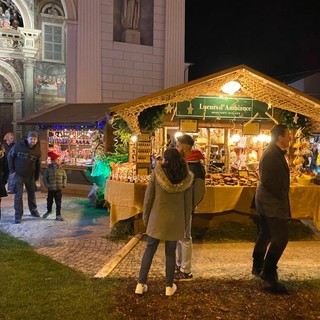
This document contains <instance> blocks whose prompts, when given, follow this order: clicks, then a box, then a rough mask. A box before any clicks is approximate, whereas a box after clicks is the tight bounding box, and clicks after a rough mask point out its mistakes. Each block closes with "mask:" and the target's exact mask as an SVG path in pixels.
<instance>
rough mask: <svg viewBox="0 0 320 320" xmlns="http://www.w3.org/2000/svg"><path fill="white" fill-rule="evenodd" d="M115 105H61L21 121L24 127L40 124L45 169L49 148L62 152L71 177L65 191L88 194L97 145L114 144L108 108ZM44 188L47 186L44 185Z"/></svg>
mask: <svg viewBox="0 0 320 320" xmlns="http://www.w3.org/2000/svg"><path fill="white" fill-rule="evenodd" d="M113 105H115V104H108V103H93V104H81V103H80V104H59V105H56V106H54V107H52V108H50V109H47V110H44V111H41V112H38V113H36V114H34V115H32V116H29V117H26V118H24V119H21V120H19V121H18V122H17V124H19V125H23V126H31V125H33V126H37V127H38V128H39V131H38V132H39V135H40V147H41V153H42V163H41V166H42V169H43V168H46V167H47V165H48V161H50V159H48V158H47V154H48V151H49V150H55V151H56V152H58V153H59V154H60V155H61V160H62V165H63V167H64V168H65V170H66V173H67V176H68V183H67V187H66V188H65V190H64V192H65V193H69V194H74V195H88V193H89V191H90V189H91V187H92V185H93V179H92V177H91V171H92V166H93V164H94V156H95V152H96V149H97V148H103V149H104V150H106V148H107V145H108V144H112V141H110V140H111V139H108V138H107V136H108V135H109V136H112V134H110V133H109V134H108V133H107V130H108V126H106V111H107V110H108V108H109V107H111V106H113ZM41 190H42V191H45V190H44V186H43V185H42V184H41Z"/></svg>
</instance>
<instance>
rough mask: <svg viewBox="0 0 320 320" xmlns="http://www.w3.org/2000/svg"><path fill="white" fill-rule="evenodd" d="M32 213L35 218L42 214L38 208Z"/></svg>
mask: <svg viewBox="0 0 320 320" xmlns="http://www.w3.org/2000/svg"><path fill="white" fill-rule="evenodd" d="M31 215H32V216H33V217H35V218H40V214H39V212H38V210H34V211H31Z"/></svg>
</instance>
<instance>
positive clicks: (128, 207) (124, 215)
mask: <svg viewBox="0 0 320 320" xmlns="http://www.w3.org/2000/svg"><path fill="white" fill-rule="evenodd" d="M146 188H147V185H146V184H142V183H128V182H119V181H114V180H107V182H106V190H105V196H104V197H105V200H106V201H107V202H108V203H109V205H110V226H111V227H113V226H114V225H115V224H116V223H117V222H118V221H120V220H125V219H128V218H131V217H134V216H136V215H138V214H139V213H141V212H142V210H143V198H144V193H145V190H146ZM255 190H256V187H247V186H214V187H211V186H207V187H206V193H205V196H204V198H203V200H202V202H201V203H200V204H199V205H198V206H197V208H196V211H195V213H196V214H215V213H221V212H225V211H230V210H235V211H238V212H243V213H247V214H249V213H253V212H252V211H251V209H250V206H251V202H252V199H253V195H254V193H255ZM289 199H290V205H291V216H292V218H294V219H311V220H313V223H314V225H315V226H316V227H317V228H318V229H320V186H317V185H314V184H310V185H309V186H302V185H298V184H292V185H290V192H289Z"/></svg>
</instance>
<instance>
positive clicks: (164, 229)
mask: <svg viewBox="0 0 320 320" xmlns="http://www.w3.org/2000/svg"><path fill="white" fill-rule="evenodd" d="M192 181H193V173H192V172H189V174H188V176H187V177H186V178H185V179H184V180H183V181H182V182H181V183H179V184H172V183H171V182H170V181H169V179H168V178H167V176H166V175H165V173H164V171H163V169H162V167H161V165H160V164H158V165H157V166H156V167H155V169H154V172H153V173H152V175H151V179H150V182H149V184H148V187H147V190H146V193H145V197H144V202H143V222H144V224H145V225H146V227H147V230H146V233H147V235H148V236H150V237H153V238H156V239H159V240H169V241H178V240H180V239H183V238H184V234H185V230H186V229H187V228H188V227H189V224H190V215H191V212H192Z"/></svg>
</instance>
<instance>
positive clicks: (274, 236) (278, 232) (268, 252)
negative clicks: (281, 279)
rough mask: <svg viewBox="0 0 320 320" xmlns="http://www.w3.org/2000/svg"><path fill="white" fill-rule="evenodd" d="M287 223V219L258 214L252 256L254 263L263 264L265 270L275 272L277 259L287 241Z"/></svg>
mask: <svg viewBox="0 0 320 320" xmlns="http://www.w3.org/2000/svg"><path fill="white" fill-rule="evenodd" d="M288 223H289V220H285V219H279V218H275V217H272V218H271V217H266V216H263V215H260V218H259V234H258V238H257V241H256V244H255V247H254V250H253V255H252V257H253V260H254V263H258V264H261V266H262V265H263V269H264V271H266V272H270V273H274V272H276V269H277V264H278V261H279V259H280V258H281V256H282V253H283V251H284V249H285V248H286V246H287V243H288ZM269 244H270V246H269V249H268V245H269Z"/></svg>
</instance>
